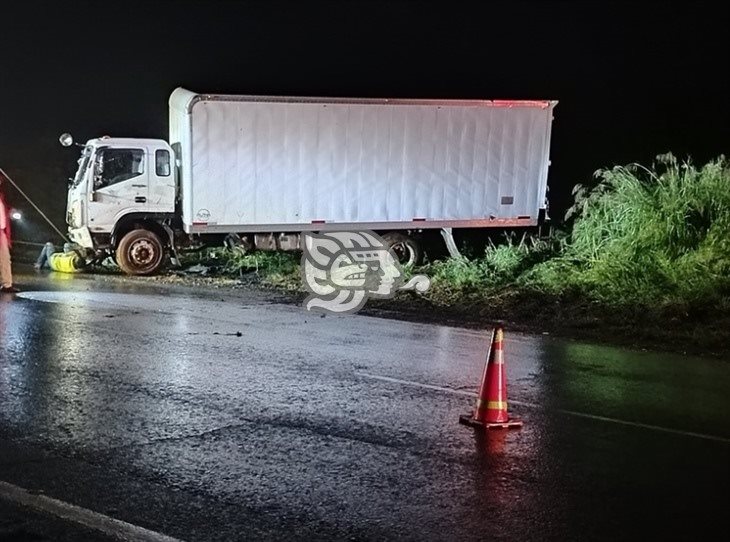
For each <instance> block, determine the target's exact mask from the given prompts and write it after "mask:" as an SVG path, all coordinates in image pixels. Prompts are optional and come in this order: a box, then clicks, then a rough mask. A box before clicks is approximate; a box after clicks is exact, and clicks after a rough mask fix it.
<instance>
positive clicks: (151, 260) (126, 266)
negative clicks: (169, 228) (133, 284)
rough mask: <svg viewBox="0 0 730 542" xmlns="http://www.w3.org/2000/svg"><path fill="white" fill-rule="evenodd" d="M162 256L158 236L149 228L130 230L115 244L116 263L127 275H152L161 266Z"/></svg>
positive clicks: (162, 251) (162, 248) (163, 256)
mask: <svg viewBox="0 0 730 542" xmlns="http://www.w3.org/2000/svg"><path fill="white" fill-rule="evenodd" d="M164 258H165V247H164V246H163V244H162V241H160V237H159V236H158V235H157V234H156V233H154V232H151V231H149V230H143V229H136V230H132V231H130V232H129V233H127V234H126V235H125V236H124V237H122V240H121V241H120V242H119V245H118V246H117V251H116V260H117V265H119V267H120V268H121V269H122V271H124V272H125V273H127V274H128V275H153V274H154V273H156V272H157V271H159V270H160V268H161V267H162V264H163V262H164Z"/></svg>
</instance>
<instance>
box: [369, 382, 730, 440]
mask: <svg viewBox="0 0 730 542" xmlns="http://www.w3.org/2000/svg"><path fill="white" fill-rule="evenodd" d="M355 375H356V376H362V377H364V378H372V379H373V380H382V381H384V382H392V383H394V384H403V385H406V386H414V387H417V388H425V389H427V390H436V391H443V392H446V393H453V394H456V395H466V396H468V397H473V398H476V396H477V394H476V393H475V392H471V391H465V390H457V389H454V388H446V387H443V386H434V385H432V384H422V383H421V382H414V381H412V380H401V379H399V378H391V377H389V376H380V375H373V374H369V373H359V372H356V373H355ZM508 403H510V404H514V405H519V406H523V407H527V408H534V409H542V408H544V407H542V406H541V405H538V404H535V403H527V402H525V401H515V400H514V399H509V400H508ZM556 412H560V413H561V414H568V415H569V416H576V417H578V418H586V419H588V420H595V421H600V422H609V423H616V424H620V425H627V426H630V427H638V428H640V429H650V430H652V431H661V432H664V433H671V434H674V435H682V436H684V437H695V438H701V439H705V440H713V441H715V442H724V443H726V444H727V443H730V438H727V437H720V436H717V435H706V434H704V433H693V432H691V431H682V430H680V429H671V428H669V427H661V426H659V425H650V424H646V423H640V422H630V421H627V420H618V419H616V418H609V417H607V416H598V415H596V414H586V413H585V412H575V411H573V410H563V409H556Z"/></svg>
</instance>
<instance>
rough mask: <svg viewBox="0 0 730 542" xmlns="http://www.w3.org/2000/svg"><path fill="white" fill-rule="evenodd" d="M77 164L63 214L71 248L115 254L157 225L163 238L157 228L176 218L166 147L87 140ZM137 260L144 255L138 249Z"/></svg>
mask: <svg viewBox="0 0 730 542" xmlns="http://www.w3.org/2000/svg"><path fill="white" fill-rule="evenodd" d="M65 135H66V134H64V136H65ZM64 136H62V142H63V137H64ZM68 137H70V136H68ZM78 163H79V167H78V170H77V172H76V175H75V176H74V178H73V179H72V180H71V184H70V186H69V191H68V202H67V213H66V222H67V224H68V232H69V237H70V238H71V240H72V241H73V242H74V243H77V244H78V245H80V246H81V247H84V248H86V249H89V250H90V251H93V252H95V253H100V252H101V253H103V252H104V251H111V250H117V251H118V248H119V244H120V242H121V241H122V239H123V238H124V236H125V235H126V234H128V233H129V232H130V231H131V230H134V229H138V228H144V227H146V225H147V224H148V223H154V224H156V225H157V227H156V228H153V231H154V230H155V229H156V231H157V236H158V237H161V238H162V239H164V238H165V235H164V229H163V228H162V227H161V226H160V224H161V223H163V222H164V221H165V219H167V218H170V219H171V218H172V217H173V216H174V212H175V199H176V186H177V184H176V168H175V155H174V152H173V150H172V148H171V147H170V145H168V144H167V142H165V141H162V140H158V139H132V138H113V137H101V138H97V139H91V140H89V141H87V142H86V144H85V145H82V151H81V157H80V158H79V160H78ZM160 243H161V244H163V243H162V241H161V240H160ZM139 248H140V247H139V246H138V247H137V249H139ZM148 249H149V246H148V247H147V248H146V249H145V250H148ZM160 249H162V247H160ZM137 255H138V256H144V255H143V254H141V253H140V252H139V250H137ZM118 256H119V254H117V257H118ZM117 259H119V258H117ZM143 259H144V258H143ZM153 259H155V260H156V259H157V255H156V254H155V255H154V258H153ZM118 263H120V262H118ZM120 265H122V264H121V263H120ZM138 274H139V273H138Z"/></svg>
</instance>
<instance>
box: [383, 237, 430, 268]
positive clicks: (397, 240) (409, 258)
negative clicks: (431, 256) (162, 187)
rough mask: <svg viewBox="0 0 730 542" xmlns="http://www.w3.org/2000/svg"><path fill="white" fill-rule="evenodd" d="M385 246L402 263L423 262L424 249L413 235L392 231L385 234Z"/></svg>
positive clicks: (413, 263) (414, 263)
mask: <svg viewBox="0 0 730 542" xmlns="http://www.w3.org/2000/svg"><path fill="white" fill-rule="evenodd" d="M383 241H385V246H386V247H387V248H389V249H391V251H392V252H393V253H394V254H395V256H396V258H397V260H398V263H400V264H401V265H416V264H419V263H420V262H421V257H422V256H423V250H422V249H421V243H419V242H418V241H417V240H416V239H414V238H413V237H409V236H407V235H405V234H402V233H400V232H396V231H392V232H389V233H386V234H385V235H383Z"/></svg>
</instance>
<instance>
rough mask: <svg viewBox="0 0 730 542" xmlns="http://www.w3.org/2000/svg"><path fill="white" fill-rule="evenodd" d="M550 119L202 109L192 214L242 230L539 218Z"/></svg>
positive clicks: (269, 107) (517, 110) (435, 109)
mask: <svg viewBox="0 0 730 542" xmlns="http://www.w3.org/2000/svg"><path fill="white" fill-rule="evenodd" d="M549 119H550V112H549V111H548V110H547V109H544V108H539V107H512V108H507V107H484V106H463V105H459V106H456V105H443V106H435V105H412V104H408V105H406V104H392V105H391V104H365V103H293V102H292V103H288V102H276V103H272V102H265V101H256V102H244V101H237V102H224V101H210V102H206V101H201V102H198V103H196V104H195V106H194V107H193V130H192V137H193V143H192V148H193V152H192V158H193V159H192V164H193V170H192V177H193V179H194V186H193V191H192V196H193V198H192V201H193V202H194V204H193V208H192V209H191V212H192V214H193V216H194V217H197V218H196V221H199V220H198V219H199V218H201V217H207V218H206V220H207V223H208V224H210V225H232V226H235V225H239V226H242V227H245V226H246V225H262V224H279V225H280V224H292V225H308V224H311V223H312V222H313V221H314V222H317V221H321V220H324V221H326V222H328V223H332V222H334V223H337V222H340V223H342V222H346V223H363V222H366V223H375V222H378V223H381V222H410V221H412V220H413V219H414V218H418V219H426V220H484V219H489V218H490V217H495V218H515V217H518V216H530V217H533V218H536V216H537V212H538V210H539V205H540V203H541V202H542V198H543V197H544V180H545V177H546V174H547V170H546V164H547V156H546V152H547V150H548V148H549V139H548V138H549ZM541 192H542V193H541Z"/></svg>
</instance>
